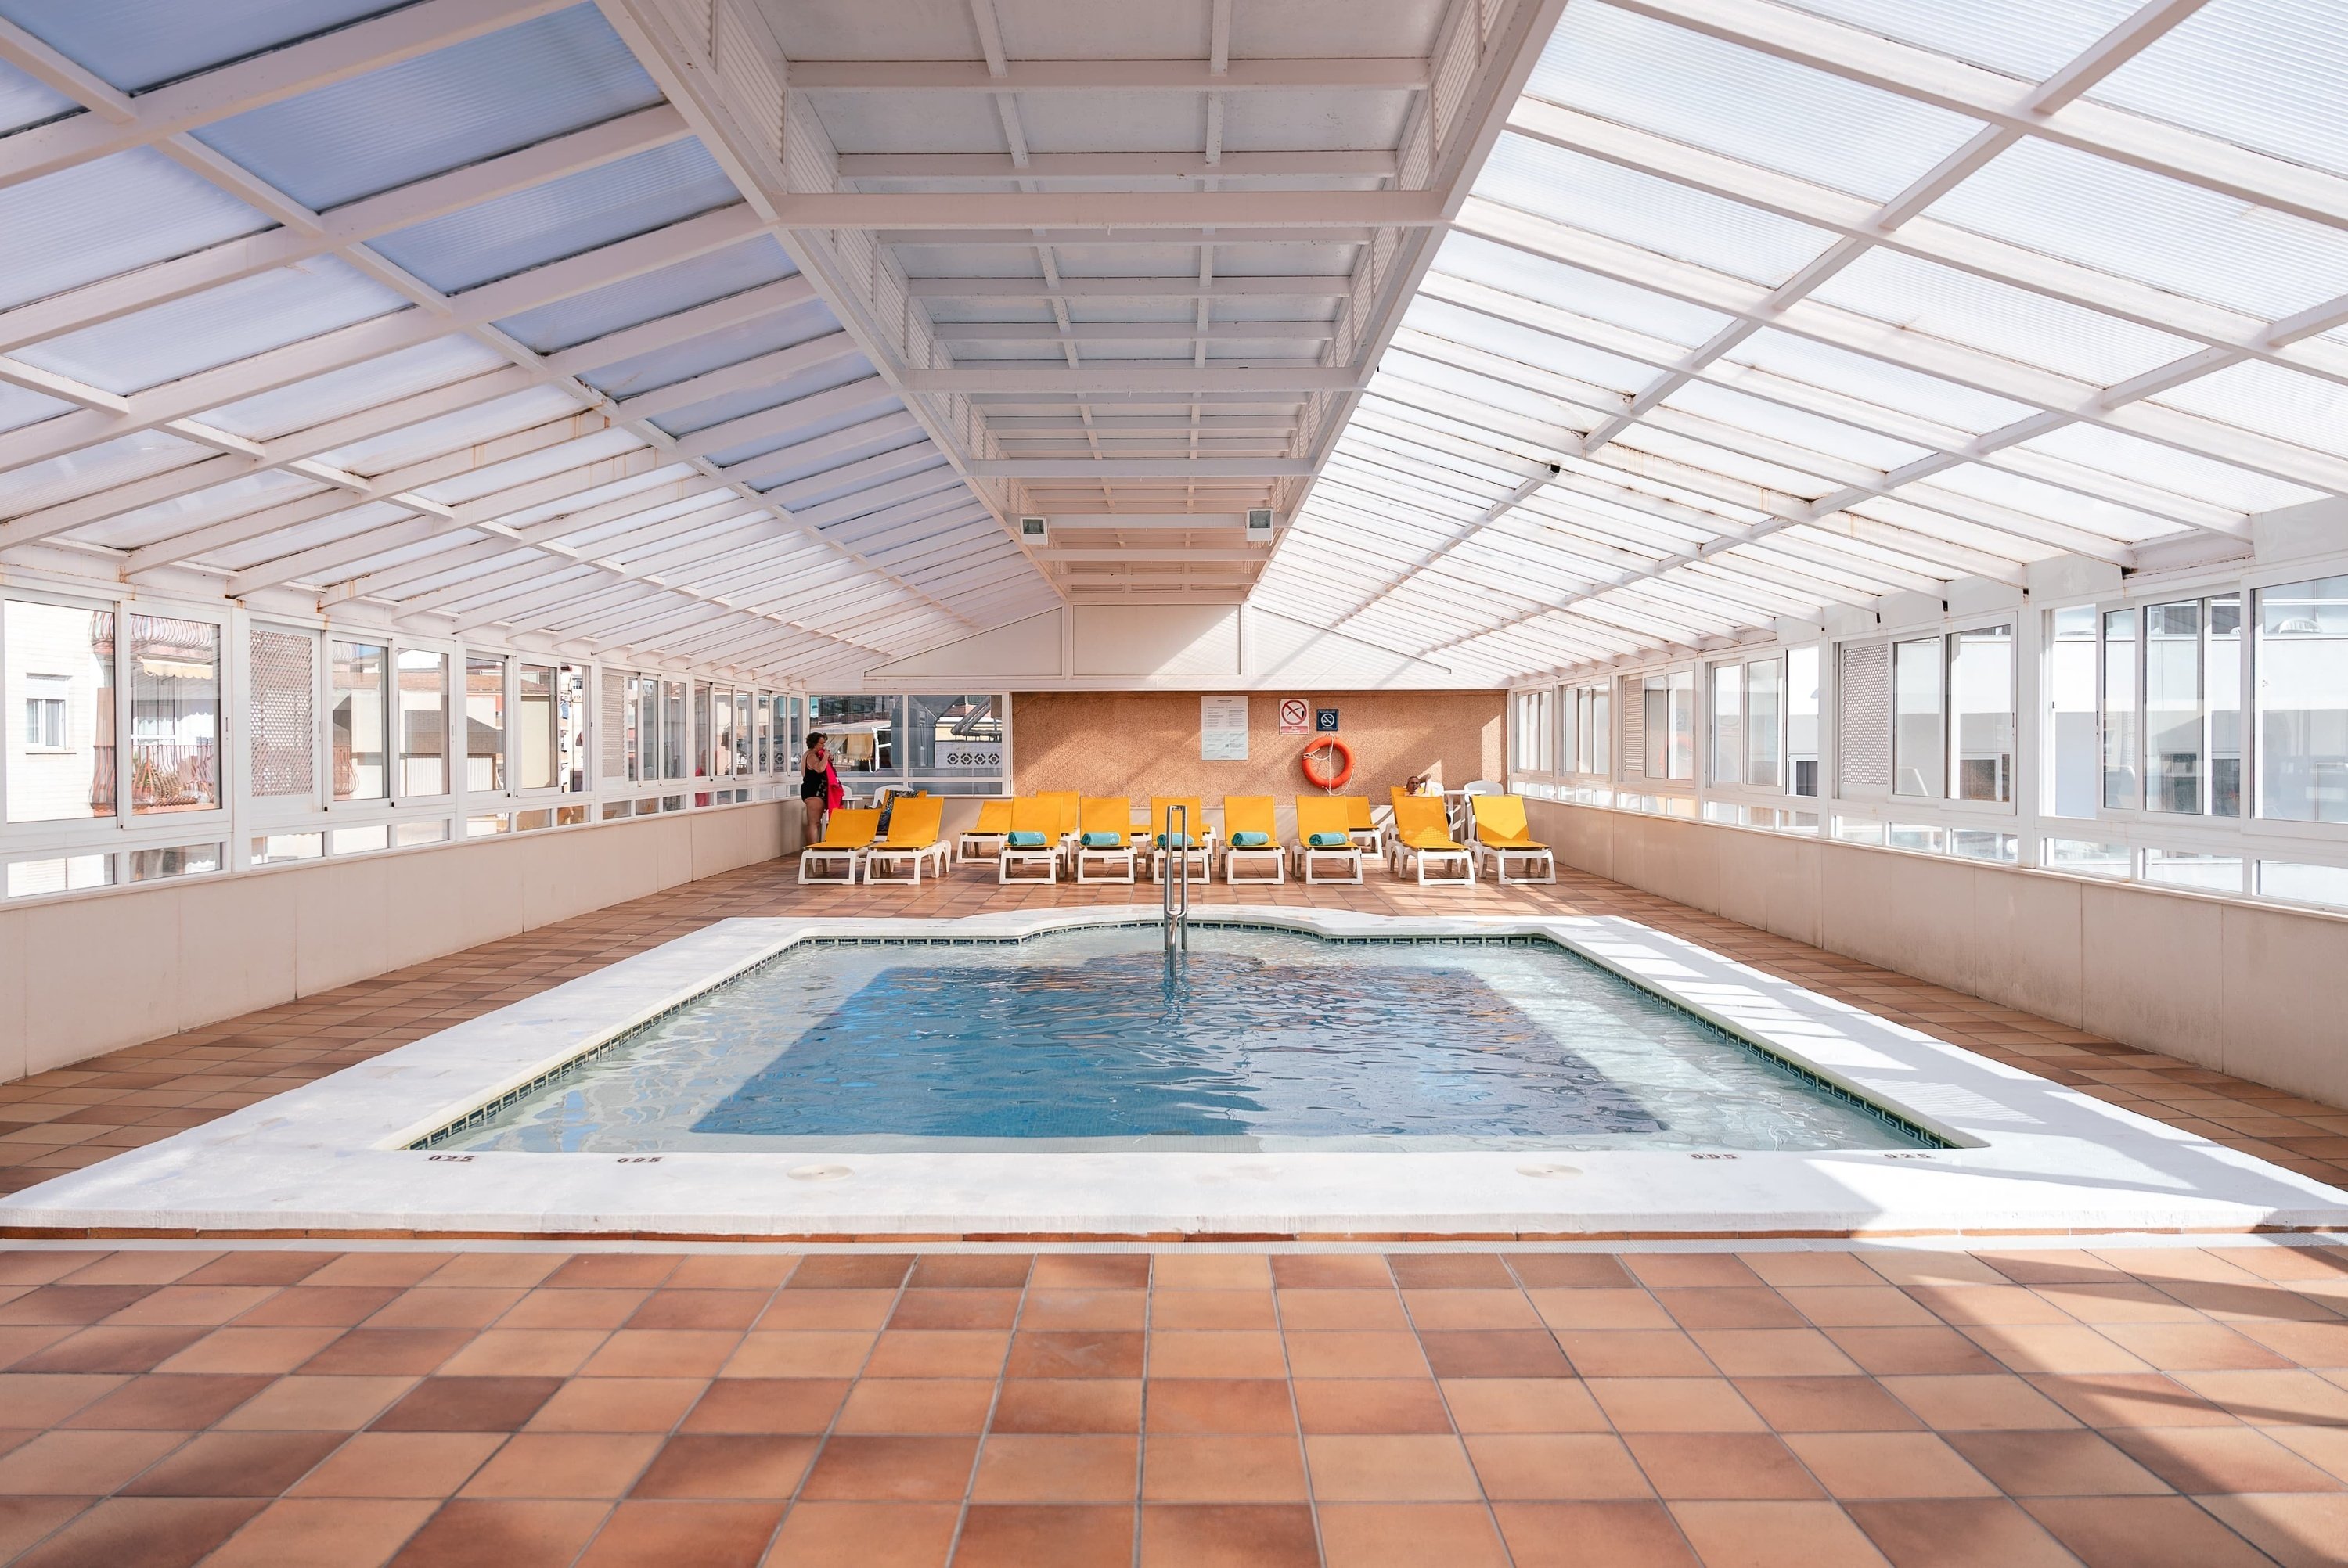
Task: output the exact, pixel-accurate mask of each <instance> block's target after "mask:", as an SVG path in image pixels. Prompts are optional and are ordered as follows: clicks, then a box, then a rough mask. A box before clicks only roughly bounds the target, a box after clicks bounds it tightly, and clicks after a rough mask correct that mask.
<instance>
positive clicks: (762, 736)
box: [758, 692, 781, 774]
mask: <svg viewBox="0 0 2348 1568" xmlns="http://www.w3.org/2000/svg"><path fill="white" fill-rule="evenodd" d="M780 701H781V699H780V698H778V697H777V696H776V695H775V694H774V693H773V692H759V693H758V771H759V772H760V773H762V774H770V773H773V772H774V771H775V704H776V703H777V702H780Z"/></svg>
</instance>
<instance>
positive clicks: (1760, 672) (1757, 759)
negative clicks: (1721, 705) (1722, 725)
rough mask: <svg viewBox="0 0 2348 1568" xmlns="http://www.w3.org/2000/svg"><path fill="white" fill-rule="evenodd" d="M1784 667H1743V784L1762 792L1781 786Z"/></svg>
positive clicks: (1773, 662)
mask: <svg viewBox="0 0 2348 1568" xmlns="http://www.w3.org/2000/svg"><path fill="white" fill-rule="evenodd" d="M1785 686H1786V664H1785V661H1783V660H1780V659H1756V660H1755V661H1753V662H1752V663H1750V664H1747V665H1746V667H1745V782H1746V784H1756V785H1758V786H1759V787H1761V788H1763V789H1777V788H1780V787H1781V786H1782V784H1783V783H1784V779H1783V776H1782V774H1781V773H1780V770H1779V768H1778V758H1777V750H1778V743H1779V736H1780V735H1781V734H1782V733H1783V731H1782V725H1783V724H1784V722H1785V715H1784V708H1785V700H1786V692H1785Z"/></svg>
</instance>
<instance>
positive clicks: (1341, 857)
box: [1296, 841, 1362, 886]
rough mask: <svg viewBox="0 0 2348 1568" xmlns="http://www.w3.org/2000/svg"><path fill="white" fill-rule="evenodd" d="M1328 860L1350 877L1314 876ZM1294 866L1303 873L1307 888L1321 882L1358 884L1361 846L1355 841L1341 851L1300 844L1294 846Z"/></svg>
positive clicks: (1360, 875)
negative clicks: (1343, 869) (1346, 872)
mask: <svg viewBox="0 0 2348 1568" xmlns="http://www.w3.org/2000/svg"><path fill="white" fill-rule="evenodd" d="M1328 860H1334V861H1335V862H1336V863H1337V864H1338V865H1340V866H1344V868H1345V869H1346V871H1348V872H1349V873H1351V875H1349V876H1315V875H1314V873H1315V872H1317V871H1318V870H1319V869H1320V868H1321V866H1322V864H1323V862H1324V861H1328ZM1296 864H1297V867H1298V869H1299V870H1301V871H1302V872H1303V876H1304V881H1305V884H1306V885H1307V886H1318V885H1319V884H1321V883H1323V882H1348V883H1353V882H1359V881H1361V879H1362V846H1361V844H1360V843H1359V841H1356V842H1354V843H1352V844H1349V845H1346V846H1345V847H1344V848H1343V849H1334V848H1323V849H1316V848H1314V847H1313V845H1309V844H1304V843H1301V842H1300V843H1299V844H1298V845H1297V846H1296Z"/></svg>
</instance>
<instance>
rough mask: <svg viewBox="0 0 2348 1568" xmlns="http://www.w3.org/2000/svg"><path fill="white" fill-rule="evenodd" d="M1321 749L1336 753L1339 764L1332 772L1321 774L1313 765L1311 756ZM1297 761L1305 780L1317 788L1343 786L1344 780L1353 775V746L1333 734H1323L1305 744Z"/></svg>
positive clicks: (1338, 787)
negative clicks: (1302, 752)
mask: <svg viewBox="0 0 2348 1568" xmlns="http://www.w3.org/2000/svg"><path fill="white" fill-rule="evenodd" d="M1323 750H1326V751H1329V752H1333V753H1335V754H1336V757H1337V761H1338V764H1339V766H1338V767H1337V769H1336V771H1335V772H1334V773H1329V774H1323V772H1321V771H1320V770H1319V769H1316V768H1315V767H1314V766H1313V758H1314V757H1315V756H1316V755H1317V754H1318V753H1321V752H1322V751H1323ZM1297 762H1298V764H1300V765H1301V766H1303V769H1304V778H1305V781H1306V782H1307V783H1308V784H1313V786H1314V787H1315V788H1318V789H1340V788H1343V787H1344V783H1345V781H1346V780H1347V779H1349V778H1352V777H1353V776H1354V748H1353V747H1351V746H1349V745H1347V744H1346V743H1344V742H1343V741H1341V740H1339V739H1338V738H1337V737H1336V736H1334V735H1323V736H1322V737H1321V738H1320V739H1319V740H1317V741H1313V742H1312V743H1309V744H1307V745H1306V746H1305V748H1304V754H1303V756H1301V757H1299V758H1298V759H1297Z"/></svg>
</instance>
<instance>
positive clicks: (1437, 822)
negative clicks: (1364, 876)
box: [1392, 794, 1476, 886]
mask: <svg viewBox="0 0 2348 1568" xmlns="http://www.w3.org/2000/svg"><path fill="white" fill-rule="evenodd" d="M1392 854H1393V857H1394V867H1395V876H1401V875H1402V874H1403V872H1404V871H1405V870H1406V869H1407V870H1414V871H1416V873H1417V875H1418V880H1419V883H1420V885H1421V886H1425V885H1426V880H1427V877H1426V868H1427V867H1428V866H1430V865H1431V866H1438V867H1440V866H1457V867H1458V868H1459V875H1458V876H1437V877H1436V878H1435V880H1436V881H1437V882H1442V883H1457V884H1458V885H1459V886H1473V885H1474V883H1475V881H1476V857H1475V856H1474V855H1472V854H1471V853H1469V851H1468V846H1467V845H1464V844H1461V843H1459V842H1458V841H1457V840H1456V839H1454V838H1453V837H1452V836H1451V828H1450V825H1449V824H1448V823H1447V822H1446V821H1445V820H1444V813H1443V797H1442V796H1440V795H1432V794H1396V795H1395V835H1394V849H1393V851H1392Z"/></svg>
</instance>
